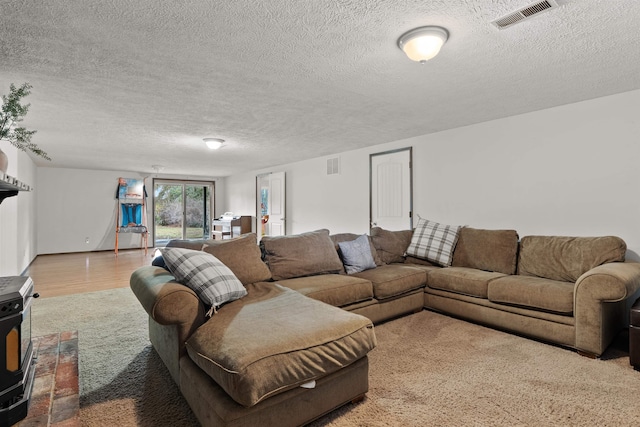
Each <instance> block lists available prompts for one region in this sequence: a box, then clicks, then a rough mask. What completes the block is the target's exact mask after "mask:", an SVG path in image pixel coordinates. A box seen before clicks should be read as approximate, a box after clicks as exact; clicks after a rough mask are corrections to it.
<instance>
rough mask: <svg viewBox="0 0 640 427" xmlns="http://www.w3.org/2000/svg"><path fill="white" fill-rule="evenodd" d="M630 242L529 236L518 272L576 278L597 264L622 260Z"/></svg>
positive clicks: (522, 244) (522, 242)
mask: <svg viewBox="0 0 640 427" xmlns="http://www.w3.org/2000/svg"><path fill="white" fill-rule="evenodd" d="M626 252H627V244H626V243H625V242H624V240H622V239H621V238H619V237H615V236H604V237H567V236H525V237H523V238H522V239H521V240H520V255H519V257H518V274H522V275H523V276H537V277H544V278H546V279H552V280H564V281H568V282H575V281H577V280H578V278H579V277H580V276H582V275H583V274H584V273H586V272H587V271H589V270H591V269H592V268H594V267H597V266H599V265H602V264H605V263H607V262H622V261H624V259H625V255H626Z"/></svg>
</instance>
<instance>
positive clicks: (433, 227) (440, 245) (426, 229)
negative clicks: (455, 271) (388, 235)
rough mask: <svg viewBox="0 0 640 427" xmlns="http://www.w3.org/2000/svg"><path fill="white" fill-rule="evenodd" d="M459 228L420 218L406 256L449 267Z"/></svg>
mask: <svg viewBox="0 0 640 427" xmlns="http://www.w3.org/2000/svg"><path fill="white" fill-rule="evenodd" d="M460 228H461V227H460V226H458V225H445V224H439V223H437V222H433V221H427V220H426V219H422V218H420V219H419V220H418V226H417V227H416V229H415V230H414V231H413V236H411V244H409V248H407V255H410V256H414V257H416V258H422V259H426V260H427V261H431V262H433V263H436V264H439V265H443V266H450V265H451V261H452V260H453V249H454V248H455V247H456V243H457V241H458V233H459V232H460Z"/></svg>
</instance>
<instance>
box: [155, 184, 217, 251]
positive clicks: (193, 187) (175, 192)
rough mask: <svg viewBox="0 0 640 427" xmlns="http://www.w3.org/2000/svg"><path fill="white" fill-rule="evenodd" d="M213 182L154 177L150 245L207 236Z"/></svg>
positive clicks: (209, 228) (212, 199)
mask: <svg viewBox="0 0 640 427" xmlns="http://www.w3.org/2000/svg"><path fill="white" fill-rule="evenodd" d="M214 195H215V183H214V182H213V181H185V180H172V179H159V178H154V180H153V244H154V246H156V247H157V246H165V245H166V244H167V242H169V240H172V239H186V240H197V239H209V238H211V220H212V219H213V212H214V211H215V197H214Z"/></svg>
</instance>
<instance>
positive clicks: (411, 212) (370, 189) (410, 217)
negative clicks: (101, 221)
mask: <svg viewBox="0 0 640 427" xmlns="http://www.w3.org/2000/svg"><path fill="white" fill-rule="evenodd" d="M402 151H409V165H408V166H409V224H408V226H409V230H412V229H413V147H406V148H398V149H395V150H389V151H383V152H380V153H373V154H369V228H370V229H371V228H373V227H375V226H376V224H374V215H373V208H374V206H373V176H374V171H373V159H374V157H376V156H385V155H389V154H395V153H399V152H402Z"/></svg>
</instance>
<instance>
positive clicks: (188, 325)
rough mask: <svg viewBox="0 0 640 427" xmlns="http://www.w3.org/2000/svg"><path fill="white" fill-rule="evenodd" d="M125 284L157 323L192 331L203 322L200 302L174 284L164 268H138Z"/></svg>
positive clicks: (185, 289)
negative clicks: (127, 283) (178, 326)
mask: <svg viewBox="0 0 640 427" xmlns="http://www.w3.org/2000/svg"><path fill="white" fill-rule="evenodd" d="M129 283H130V286H131V290H132V291H133V293H134V294H135V295H136V297H137V298H138V300H139V301H140V304H142V307H144V309H145V311H146V312H147V314H149V316H150V317H151V318H152V319H153V320H155V321H156V322H158V323H159V324H161V325H180V326H182V328H184V329H187V330H189V331H193V330H195V329H196V328H197V327H198V326H200V325H202V324H203V323H204V320H205V309H204V305H203V304H202V303H201V302H200V300H199V299H198V297H197V295H196V294H195V292H193V291H192V290H191V289H189V288H188V287H186V286H184V285H181V284H180V283H177V282H176V281H175V278H174V277H173V276H172V275H171V273H169V272H168V271H167V270H165V269H164V268H160V267H154V266H145V267H141V268H139V269H137V270H136V271H134V272H133V274H132V275H131V279H130V282H129Z"/></svg>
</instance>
